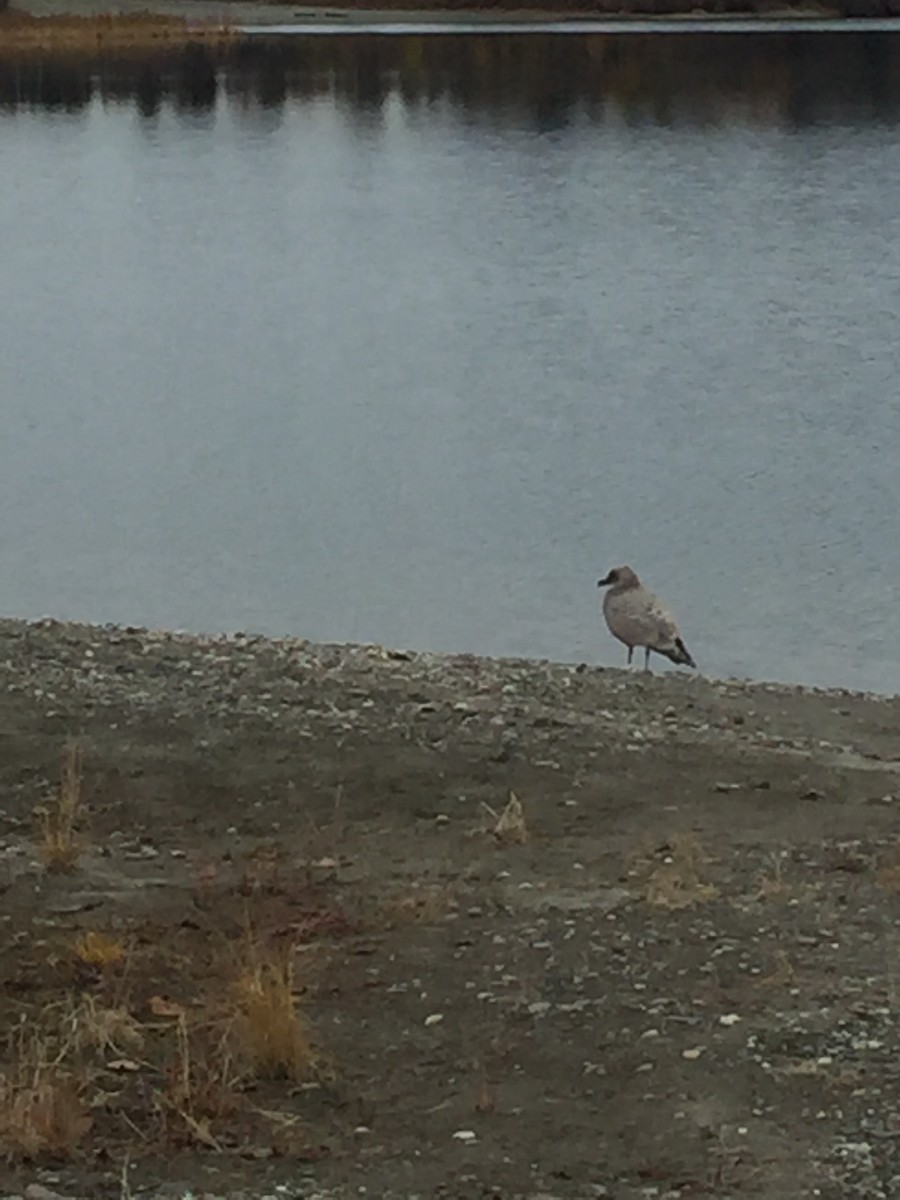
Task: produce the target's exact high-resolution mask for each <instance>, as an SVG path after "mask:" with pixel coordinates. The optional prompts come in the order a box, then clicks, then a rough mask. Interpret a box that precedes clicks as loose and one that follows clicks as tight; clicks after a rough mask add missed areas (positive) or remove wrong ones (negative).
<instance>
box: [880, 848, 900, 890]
mask: <svg viewBox="0 0 900 1200" xmlns="http://www.w3.org/2000/svg"><path fill="white" fill-rule="evenodd" d="M875 878H876V880H877V882H878V886H879V887H880V888H881V889H882V891H885V892H887V893H888V895H889V896H892V895H895V894H896V893H897V892H900V850H898V849H896V848H895V849H893V850H891V851H890V853H889V854H887V855H885V857H884V858H883V859H882V860H881V862H880V863H879V864H878V870H877V871H876V873H875Z"/></svg>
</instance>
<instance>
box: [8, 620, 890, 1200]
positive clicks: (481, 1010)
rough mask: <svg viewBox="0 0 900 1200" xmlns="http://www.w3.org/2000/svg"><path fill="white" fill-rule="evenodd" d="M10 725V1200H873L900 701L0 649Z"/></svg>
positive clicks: (596, 671) (336, 658)
mask: <svg viewBox="0 0 900 1200" xmlns="http://www.w3.org/2000/svg"><path fill="white" fill-rule="evenodd" d="M611 654H612V655H614V654H615V651H614V650H613V649H612V648H611ZM0 706H2V719H0V786H2V793H0V795H2V798H0V892H2V921H0V963H2V977H0V1018H2V1022H3V1027H4V1028H5V1029H6V1030H7V1031H11V1032H10V1036H9V1038H8V1042H7V1044H6V1047H5V1049H4V1052H3V1053H4V1061H3V1068H2V1069H3V1072H4V1079H5V1082H4V1084H3V1085H2V1086H0V1149H2V1150H3V1151H4V1152H5V1153H6V1154H7V1156H8V1162H7V1166H6V1167H5V1168H3V1169H2V1170H0V1194H3V1190H4V1188H5V1189H6V1192H7V1193H8V1194H10V1195H27V1196H31V1197H34V1200H40V1197H41V1196H42V1195H46V1192H45V1193H42V1192H41V1190H40V1189H41V1188H44V1189H50V1191H56V1192H58V1193H60V1194H62V1195H64V1196H67V1197H98V1198H99V1197H107V1196H108V1197H121V1196H127V1195H135V1196H136V1195H139V1194H140V1195H153V1196H168V1197H177V1196H183V1195H186V1194H187V1193H188V1192H190V1193H191V1194H192V1195H194V1196H202V1195H206V1194H208V1195H213V1196H232V1197H234V1196H246V1197H251V1196H252V1197H261V1196H272V1197H275V1196H284V1197H288V1198H290V1197H300V1196H304V1197H314V1196H321V1197H326V1196H327V1197H342V1198H343V1197H350V1196H360V1195H368V1196H377V1197H385V1198H391V1197H404V1198H406V1197H422V1198H424V1197H448V1198H449V1197H453V1198H458V1200H463V1198H465V1200H476V1198H479V1200H483V1198H485V1197H494V1198H495V1200H512V1198H513V1197H522V1198H528V1200H538V1198H541V1200H549V1198H558V1200H559V1198H563V1197H565V1198H579V1200H582V1198H584V1200H590V1198H599V1197H613V1198H615V1200H654V1198H655V1200H661V1198H663V1197H666V1198H668V1200H674V1198H676V1197H695V1196H714V1197H736V1198H744V1197H747V1198H750V1197H754V1198H759V1200H763V1198H764V1200H801V1198H802V1197H813V1196H818V1197H825V1198H827V1200H851V1198H853V1197H859V1198H860V1200H877V1198H878V1197H892V1196H897V1195H900V1103H898V1098H897V1097H898V1086H897V1085H898V1072H900V1066H898V1064H900V1030H898V1023H897V1018H898V1006H900V991H898V987H900V976H898V944H900V935H898V924H897V922H898V917H900V841H898V836H897V835H898V820H900V817H898V805H900V729H898V726H900V701H898V700H897V699H891V700H887V699H878V698H873V697H867V696H862V695H858V694H849V693H838V692H806V691H801V690H796V689H789V688H784V687H775V686H764V685H750V684H743V683H719V682H714V681H709V680H706V679H703V678H702V677H696V676H692V675H687V674H680V673H669V674H667V675H660V676H653V675H645V674H643V673H639V672H635V673H628V672H625V671H622V670H615V669H602V668H599V667H596V666H584V665H582V666H578V667H575V666H554V665H550V664H544V663H531V662H518V661H516V662H512V661H492V660H484V659H475V658H467V657H440V656H433V655H419V654H406V653H403V652H392V651H385V650H383V649H381V648H378V647H341V646H315V645H310V644H307V643H304V642H300V641H290V642H288V641H283V642H271V641H267V640H265V639H261V638H254V637H244V636H240V635H239V636H237V637H234V638H231V639H201V638H191V637H187V636H177V635H168V634H163V633H148V632H147V631H142V630H121V629H102V630H101V629H97V628H90V627H76V626H69V625H61V624H55V623H53V622H44V623H38V624H32V625H26V624H24V623H21V622H12V621H6V622H2V623H0ZM72 739H74V740H76V741H77V743H78V744H79V745H80V747H81V750H82V753H83V763H82V765H81V776H82V782H81V785H80V805H81V808H80V812H79V814H78V815H77V818H76V838H77V840H78V845H77V848H76V852H77V861H75V863H74V864H73V866H72V869H71V870H69V871H67V872H52V871H48V869H47V867H46V863H45V860H44V858H43V857H42V845H41V841H42V834H41V824H42V822H43V824H44V825H45V826H46V823H47V821H48V819H49V817H48V814H50V815H51V816H52V814H53V813H54V812H55V811H56V810H57V807H58V784H59V779H60V771H61V766H62V763H63V760H64V756H65V753H66V749H65V748H66V745H67V743H70V742H71V740H72ZM511 795H514V796H515V797H516V798H517V799H518V801H519V802H520V804H521V819H518V818H517V819H513V820H511V821H508V822H507V823H506V824H504V823H502V822H501V823H500V826H499V828H498V817H499V816H500V815H501V814H502V813H503V812H504V810H506V811H507V813H508V814H509V815H512V816H516V812H517V810H516V808H515V806H513V808H512V809H507V806H508V804H509V801H510V796H511ZM36 808H37V809H38V813H37V814H35V809H36ZM41 811H43V812H44V816H43V818H42V817H41ZM263 959H265V961H266V962H271V963H274V962H276V961H278V962H280V963H282V964H287V965H288V966H289V967H290V971H291V980H292V988H293V999H294V1002H295V1004H296V1008H297V1011H298V1012H299V1013H301V1014H302V1018H303V1022H304V1026H303V1027H304V1028H305V1029H307V1030H308V1035H309V1037H310V1038H311V1041H312V1047H313V1050H312V1052H311V1055H310V1058H309V1061H308V1062H305V1063H304V1064H303V1065H302V1069H301V1070H299V1071H297V1072H295V1073H294V1074H293V1077H291V1073H290V1072H284V1071H282V1072H279V1071H277V1070H272V1071H268V1072H267V1071H266V1070H259V1069H256V1070H253V1069H250V1068H249V1067H248V1065H247V1063H246V1062H242V1060H241V1057H240V1045H239V1044H238V1042H237V1041H235V1040H234V1039H235V1037H236V1034H235V1030H236V1029H237V1028H238V1027H237V1026H236V1025H235V1021H236V1020H237V1019H238V1017H239V1016H240V1015H241V1012H242V1011H243V1010H242V1008H241V1004H242V1001H241V999H240V994H239V992H238V991H236V990H235V988H236V987H237V986H238V984H239V982H240V979H241V978H243V977H244V975H246V970H247V964H248V961H250V960H252V961H253V962H257V964H258V962H259V961H262V960H263ZM242 972H243V975H242ZM241 1028H242V1027H241ZM279 1074H281V1075H282V1076H284V1075H287V1076H288V1077H287V1078H284V1077H279ZM29 1088H31V1091H29ZM41 1088H43V1092H41ZM35 1089H37V1093H38V1094H37V1096H36V1094H35ZM23 1130H24V1132H23ZM26 1133H27V1134H28V1135H29V1136H30V1138H31V1141H30V1142H29V1141H28V1138H27V1137H26V1136H25V1134H26ZM42 1139H43V1140H42ZM27 1188H31V1191H26V1189H27Z"/></svg>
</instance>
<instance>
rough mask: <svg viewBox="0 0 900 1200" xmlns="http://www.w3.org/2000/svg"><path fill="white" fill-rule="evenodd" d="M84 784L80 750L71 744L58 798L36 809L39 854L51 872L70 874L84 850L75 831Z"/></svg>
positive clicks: (64, 761)
mask: <svg viewBox="0 0 900 1200" xmlns="http://www.w3.org/2000/svg"><path fill="white" fill-rule="evenodd" d="M81 781H82V754H81V747H80V746H79V745H78V744H77V743H76V742H70V743H69V745H68V746H67V747H66V752H65V757H64V758H63V768H62V778H61V780H60V784H59V793H58V795H57V797H56V799H55V800H54V801H53V802H52V803H51V804H47V805H41V806H40V807H39V808H36V809H35V814H36V815H37V817H38V819H39V821H40V831H41V842H40V855H41V859H42V860H43V863H44V866H45V867H46V868H47V870H48V871H71V870H72V868H73V867H74V866H75V864H76V863H77V861H78V859H79V857H80V855H81V853H82V851H83V849H84V843H83V841H82V840H81V838H80V837H79V836H78V834H77V832H76V829H77V827H78V824H79V820H80V817H81V811H82V801H81Z"/></svg>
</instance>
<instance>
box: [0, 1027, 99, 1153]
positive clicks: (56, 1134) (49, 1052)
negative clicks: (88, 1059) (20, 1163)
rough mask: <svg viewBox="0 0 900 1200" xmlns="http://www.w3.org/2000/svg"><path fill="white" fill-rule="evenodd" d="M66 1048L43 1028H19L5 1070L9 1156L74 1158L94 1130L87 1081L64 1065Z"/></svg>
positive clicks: (0, 1110)
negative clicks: (86, 1092)
mask: <svg viewBox="0 0 900 1200" xmlns="http://www.w3.org/2000/svg"><path fill="white" fill-rule="evenodd" d="M67 1050H68V1046H67V1045H66V1044H63V1045H62V1046H60V1045H58V1044H56V1043H55V1042H54V1040H53V1039H51V1038H49V1037H48V1036H47V1035H46V1034H45V1033H44V1032H43V1031H41V1030H26V1028H25V1026H24V1025H23V1026H22V1027H21V1028H20V1030H19V1033H18V1037H17V1039H16V1043H15V1047H14V1052H13V1061H12V1065H11V1067H10V1068H9V1070H8V1071H7V1072H6V1073H5V1074H3V1075H0V1153H2V1154H4V1155H5V1156H6V1157H7V1158H8V1159H10V1160H17V1159H32V1158H35V1157H36V1156H37V1155H40V1154H49V1155H52V1156H54V1157H56V1158H70V1157H72V1156H73V1155H74V1154H75V1153H76V1151H77V1149H78V1147H79V1145H80V1143H81V1142H82V1141H83V1139H84V1138H85V1136H86V1135H87V1134H88V1133H89V1131H90V1129H91V1126H92V1121H91V1117H90V1114H89V1112H88V1105H87V1102H86V1100H85V1086H86V1082H87V1081H86V1080H85V1079H80V1080H79V1079H78V1078H76V1076H75V1074H74V1073H73V1072H72V1071H71V1070H69V1069H67V1068H66V1066H65V1065H64V1061H65V1058H66V1054H67Z"/></svg>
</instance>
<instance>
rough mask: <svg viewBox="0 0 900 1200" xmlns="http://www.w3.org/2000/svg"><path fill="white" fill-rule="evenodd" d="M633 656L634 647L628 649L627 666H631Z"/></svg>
mask: <svg viewBox="0 0 900 1200" xmlns="http://www.w3.org/2000/svg"><path fill="white" fill-rule="evenodd" d="M632 654H634V646H629V647H628V665H629V667H630V666H631V656H632Z"/></svg>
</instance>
